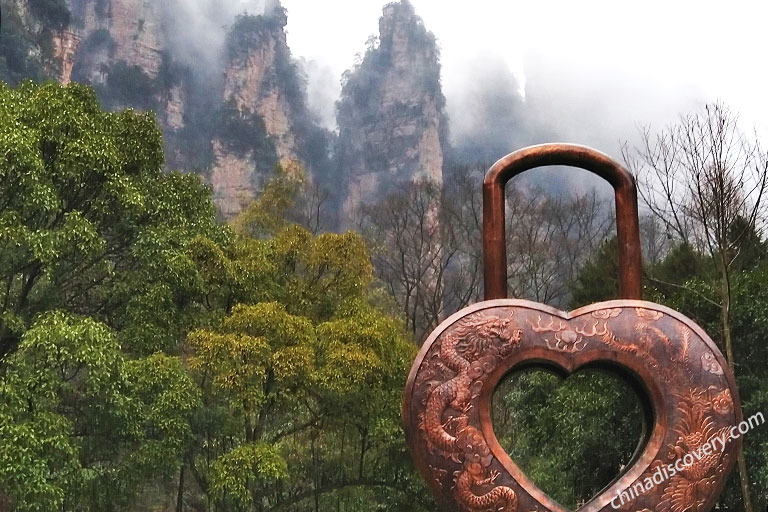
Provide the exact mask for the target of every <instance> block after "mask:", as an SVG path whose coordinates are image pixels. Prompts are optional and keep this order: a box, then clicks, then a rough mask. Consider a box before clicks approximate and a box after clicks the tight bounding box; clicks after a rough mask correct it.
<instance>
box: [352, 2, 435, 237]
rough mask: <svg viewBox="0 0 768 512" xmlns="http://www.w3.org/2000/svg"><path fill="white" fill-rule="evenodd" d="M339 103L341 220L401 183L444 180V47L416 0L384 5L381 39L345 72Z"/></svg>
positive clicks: (380, 22)
mask: <svg viewBox="0 0 768 512" xmlns="http://www.w3.org/2000/svg"><path fill="white" fill-rule="evenodd" d="M337 107H338V123H339V131H340V132H339V154H338V160H339V181H340V183H341V185H340V189H341V190H342V193H341V196H342V198H343V199H342V201H340V203H341V204H340V205H339V206H340V209H341V210H342V219H340V221H341V222H340V223H341V224H342V225H345V224H346V225H349V224H350V222H351V219H352V218H353V217H354V216H355V209H356V208H357V207H359V205H364V204H367V203H370V202H374V201H375V200H376V199H377V198H379V197H381V196H382V195H383V194H386V193H387V191H388V190H389V189H390V188H391V187H392V186H395V185H396V184H398V183H400V182H403V181H412V180H416V179H419V178H426V179H429V180H432V181H435V182H438V183H439V182H441V181H442V174H443V160H444V158H443V155H444V150H445V148H446V147H447V140H448V137H447V119H446V116H445V110H444V109H445V98H444V96H443V93H442V89H441V86H440V63H439V51H438V49H437V43H436V40H435V37H434V35H433V34H432V33H431V32H429V31H428V30H427V29H426V28H425V26H424V23H423V22H422V20H421V18H419V16H418V15H417V14H416V12H415V10H414V9H413V6H412V5H411V4H410V2H408V1H407V0H403V1H401V2H395V3H391V4H388V5H386V6H385V7H384V9H383V13H382V16H381V19H380V20H379V36H378V39H377V41H372V42H371V43H370V44H369V47H368V50H367V52H366V54H365V56H364V58H363V60H362V62H361V63H360V64H359V65H357V66H356V67H355V68H354V69H352V70H351V71H348V72H347V73H346V74H345V81H344V85H343V88H342V97H341V99H340V101H339V103H338V105H337Z"/></svg>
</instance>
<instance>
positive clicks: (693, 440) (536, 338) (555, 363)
mask: <svg viewBox="0 0 768 512" xmlns="http://www.w3.org/2000/svg"><path fill="white" fill-rule="evenodd" d="M547 165H566V166H572V167H579V168H581V169H585V170H587V171H590V172H592V173H594V174H597V175H598V176H600V177H601V178H603V179H605V180H606V181H608V182H609V183H610V184H611V185H612V186H613V188H614V190H615V193H616V211H617V217H618V218H617V235H618V243H619V269H620V276H619V277H620V295H621V297H622V298H623V299H622V300H612V301H607V302H600V303H597V304H592V305H588V306H585V307H582V308H579V309H577V310H575V311H571V312H570V313H566V312H562V311H559V310H557V309H555V308H552V307H549V306H546V305H544V304H538V303H535V302H531V301H527V300H520V299H508V298H506V296H507V289H506V288H507V286H506V285H507V283H506V281H507V267H506V246H505V238H504V186H505V185H506V183H507V181H508V180H509V179H511V178H512V177H513V176H516V175H518V174H520V173H522V172H524V171H526V170H529V169H532V168H535V167H541V166H547ZM483 248H484V260H485V299H486V300H484V301H482V302H479V303H477V304H474V305H472V306H468V307H466V308H464V309H462V310H461V311H459V312H457V313H456V314H454V315H452V316H451V317H449V318H448V319H446V320H445V321H444V322H442V323H441V324H440V325H439V326H438V327H437V328H436V329H435V330H434V331H433V332H432V333H431V334H430V336H429V337H428V338H427V340H426V342H425V343H424V345H423V346H422V348H421V350H420V352H419V354H418V356H417V358H416V360H415V362H414V364H413V367H412V368H411V372H410V375H409V377H408V382H407V384H406V388H405V394H404V399H403V411H402V418H403V425H404V427H405V432H406V437H407V440H408V445H409V448H410V450H411V454H412V457H413V459H414V461H415V463H416V466H417V467H418V469H419V471H420V473H421V475H422V477H423V478H424V479H425V480H426V482H427V484H428V485H429V487H430V489H431V490H432V492H433V493H434V494H435V496H436V497H437V499H438V502H439V503H440V504H441V505H442V507H443V508H444V510H448V511H462V512H481V511H505V512H518V511H519V512H531V511H537V512H566V509H565V508H564V507H563V506H561V505H560V504H558V503H556V502H555V501H554V500H552V499H551V498H549V497H548V496H547V495H546V494H545V493H544V492H542V491H541V490H540V489H539V488H537V487H536V486H535V485H534V484H533V482H531V480H530V479H528V478H527V477H526V476H525V475H524V474H523V472H522V471H521V470H520V469H519V468H518V467H517V465H515V463H514V462H513V461H512V460H511V459H510V457H509V456H508V455H507V454H506V452H505V451H504V449H503V448H502V447H501V446H500V445H499V442H498V440H497V439H496V437H495V435H494V433H493V428H492V425H491V398H492V395H493V391H494V389H495V388H496V386H497V384H498V383H499V382H500V381H501V380H502V379H503V377H504V376H505V375H506V374H507V373H509V372H511V371H513V370H514V369H515V368H517V367H520V366H521V365H523V364H525V363H532V362H535V363H539V364H544V365H549V366H551V367H555V368H558V369H559V370H561V371H562V372H565V373H566V374H569V373H571V372H573V371H576V370H577V369H579V368H581V367H583V366H585V365H589V366H590V367H604V368H610V369H612V370H613V371H614V372H618V373H619V374H620V375H622V376H624V377H626V378H628V379H631V380H632V381H633V382H634V383H635V384H636V385H637V386H636V387H637V388H638V389H640V390H641V391H642V393H641V397H640V398H641V401H642V403H643V406H644V409H645V410H646V411H647V415H648V416H649V417H648V423H649V424H648V428H647V431H646V432H647V433H646V437H645V443H644V444H642V443H641V446H640V447H639V448H638V450H637V452H636V453H635V455H634V456H633V458H632V460H631V462H630V463H629V464H628V465H627V467H626V470H625V471H624V473H623V474H621V475H619V476H617V477H616V478H615V479H614V480H613V481H612V482H611V483H610V484H608V485H607V486H606V487H605V488H604V490H603V491H602V492H601V493H600V494H599V495H597V496H595V497H594V498H593V499H592V500H591V501H589V502H588V503H587V504H585V505H584V506H582V507H581V508H580V509H579V512H598V511H602V512H611V511H614V510H626V511H631V512H636V511H637V512H642V511H654V512H657V511H658V512H689V511H696V512H705V511H709V510H711V508H712V507H713V506H714V503H715V501H716V500H717V497H718V495H719V494H720V492H721V491H722V489H723V487H724V485H725V480H726V476H727V474H728V473H729V472H730V470H731V469H732V468H733V465H734V463H735V460H736V456H737V453H738V450H739V448H740V445H741V438H740V436H738V431H737V432H736V433H734V430H735V426H736V425H739V424H740V422H741V421H742V412H741V405H740V401H739V397H738V391H737V388H736V383H735V380H734V377H733V375H732V373H731V371H730V369H729V367H728V365H727V364H726V361H725V359H724V358H723V355H722V354H721V353H720V351H719V350H718V348H717V346H716V345H715V343H714V342H713V341H712V340H711V339H710V338H709V336H707V334H706V333H705V332H704V331H703V330H702V329H701V328H700V327H699V326H698V325H696V324H695V323H694V322H693V321H692V320H690V319H688V318H686V317H685V316H684V315H682V314H680V313H678V312H676V311H674V310H672V309H669V308H667V307H665V306H661V305H659V304H654V303H652V302H646V301H643V300H641V298H642V285H641V276H642V261H641V249H640V234H639V223H638V213H637V190H636V186H635V181H634V178H633V177H632V175H631V174H630V173H629V172H627V170H626V169H624V168H623V167H622V166H621V165H620V164H618V163H617V162H615V161H614V160H612V159H611V158H609V157H608V156H606V155H604V154H602V153H600V152H598V151H595V150H593V149H590V148H587V147H583V146H576V145H570V144H544V145H539V146H532V147H528V148H525V149H522V150H520V151H517V152H515V153H512V154H510V155H508V156H506V157H504V158H502V159H501V160H499V161H498V162H496V163H495V164H494V165H493V167H491V169H490V170H489V171H488V173H487V174H486V176H485V180H484V183H483Z"/></svg>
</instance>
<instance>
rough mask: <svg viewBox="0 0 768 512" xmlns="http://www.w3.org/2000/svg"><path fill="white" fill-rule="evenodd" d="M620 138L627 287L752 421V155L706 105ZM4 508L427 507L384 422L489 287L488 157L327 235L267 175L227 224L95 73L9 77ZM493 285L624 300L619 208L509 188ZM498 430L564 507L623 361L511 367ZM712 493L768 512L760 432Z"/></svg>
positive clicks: (619, 447) (0, 224)
mask: <svg viewBox="0 0 768 512" xmlns="http://www.w3.org/2000/svg"><path fill="white" fill-rule="evenodd" d="M643 135H644V137H643V140H644V145H641V146H639V147H630V146H626V147H624V150H623V154H624V160H625V165H626V166H627V167H628V168H629V170H630V171H631V172H633V174H635V175H636V177H637V179H638V184H639V191H640V197H641V199H642V203H643V220H642V236H643V245H644V258H645V259H644V262H645V268H644V294H645V298H646V299H648V300H653V301H655V302H658V303H661V304H664V305H668V306H671V307H673V308H675V309H677V310H679V311H681V312H683V313H684V314H685V315H687V316H689V317H691V318H692V319H694V320H695V321H696V322H698V323H699V324H700V325H702V326H703V327H704V328H705V329H706V331H707V332H708V333H709V334H710V336H712V338H713V339H714V340H715V341H716V342H717V343H718V345H719V346H720V348H721V350H722V352H723V353H724V354H726V357H727V359H728V362H729V364H730V365H731V366H732V368H733V370H734V373H735V375H736V377H737V380H738V385H739V390H740V394H741V400H742V404H743V408H744V411H745V413H750V414H751V413H755V412H759V411H768V379H766V366H765V362H766V361H767V360H768V347H766V345H765V343H764V342H763V340H764V339H765V337H766V335H768V313H767V312H768V291H767V290H766V287H765V286H764V283H765V282H766V278H768V244H767V243H766V241H765V239H764V237H763V234H762V233H763V228H764V226H765V220H766V217H765V207H764V201H762V199H764V198H763V195H764V192H765V187H766V181H767V180H768V167H767V165H768V164H767V163H766V157H765V154H764V153H762V152H761V150H760V148H759V146H758V145H757V142H756V141H754V140H752V139H751V138H749V137H747V136H745V135H743V133H742V132H741V131H740V127H739V126H738V124H737V123H736V116H735V115H734V114H733V113H732V112H731V111H729V110H728V108H727V107H725V106H724V105H720V104H717V105H710V106H707V107H706V108H704V109H702V110H701V111H697V112H692V113H690V114H686V115H684V116H683V117H681V118H680V119H679V121H678V123H677V124H674V125H671V126H670V127H668V128H667V129H665V130H662V131H660V132H651V131H650V130H648V131H646V132H645V133H644V134H643ZM0 158H1V159H2V164H1V165H0V283H1V284H2V286H1V287H0V509H2V510H12V511H49V510H94V511H95V510H99V511H101V510H115V511H117V510H126V511H128V510H137V511H138V510H176V511H184V510H188V511H194V510H200V511H203V510H210V511H241V510H243V511H245V510H256V511H264V512H268V511H310V510H313V511H320V510H323V511H325V510H337V511H357V510H392V511H397V510H415V511H418V510H423V511H436V510H437V508H436V505H435V504H434V502H433V501H432V500H431V498H430V497H429V493H428V492H426V488H425V486H424V484H423V483H422V481H421V479H420V477H419V476H418V474H417V473H416V472H415V470H414V468H413V466H412V463H411V462H410V457H409V455H408V453H407V450H406V447H405V441H404V436H403V432H402V427H401V426H400V418H399V416H400V403H401V399H402V390H403V386H404V383H405V379H406V376H407V373H408V370H409V368H410V366H411V363H412V361H413V358H414V357H415V354H416V352H417V349H418V346H419V344H420V343H421V342H422V341H423V340H424V338H425V336H426V335H427V334H428V333H429V332H430V331H431V330H432V329H433V328H434V327H435V326H436V325H437V324H438V323H439V322H440V321H441V320H442V319H444V318H445V317H446V316H447V315H448V314H450V313H452V312H453V311H456V310H458V309H459V308H461V307H463V306H466V305H468V304H471V303H474V302H476V301H478V300H480V299H481V297H482V257H481V256H482V255H481V242H480V237H481V234H480V227H481V224H482V199H481V194H480V191H481V187H480V182H481V179H482V175H483V168H474V167H464V168H457V169H455V170H454V172H453V173H452V176H453V178H452V179H451V180H449V181H448V182H447V183H446V184H445V186H444V187H438V186H436V185H435V184H433V183H431V182H417V183H412V184H408V185H404V186H402V187H400V188H399V190H398V191H396V192H394V193H392V194H391V195H389V196H386V197H383V198H382V199H381V200H380V202H378V203H377V204H375V205H370V206H368V207H366V208H364V209H363V211H361V215H360V225H359V227H358V228H359V229H358V230H357V232H353V231H348V232H345V233H332V232H322V230H320V229H319V228H318V226H320V225H321V224H322V223H321V222H320V221H319V220H318V218H317V216H318V215H319V214H320V213H318V212H320V210H319V209H318V208H316V205H317V204H318V200H317V194H318V191H317V189H316V187H314V186H313V185H312V184H311V183H310V182H309V181H308V180H307V179H306V178H305V177H304V176H303V173H302V171H301V169H299V168H297V167H292V168H291V167H289V168H282V167H280V166H278V167H277V168H276V170H275V173H274V176H273V178H272V179H271V181H269V183H268V184H267V186H266V187H265V188H264V190H263V192H262V194H261V195H260V197H258V199H257V200H255V201H254V202H253V203H251V204H250V206H249V207H248V208H247V209H246V210H245V211H244V212H243V213H242V214H240V216H238V217H237V218H236V219H235V220H233V221H232V222H230V223H228V224H223V223H220V222H219V221H217V218H216V209H215V206H214V204H213V202H212V199H211V191H210V189H209V188H208V187H207V186H206V185H205V184H204V183H203V181H202V180H201V178H200V177H199V176H197V175H195V174H184V173H181V172H170V173H167V172H165V171H164V170H163V166H164V155H163V140H162V137H161V131H160V128H159V126H158V125H157V122H156V120H155V118H154V116H153V115H152V114H145V113H140V112H136V111H133V110H131V109H128V110H124V111H118V112H107V111H105V110H103V109H102V108H101V106H100V104H99V102H98V100H97V98H96V93H95V92H94V90H93V89H91V88H90V87H88V86H84V85H79V84H71V85H69V86H67V87H62V86H60V85H58V84H53V83H48V84H44V85H37V84H34V83H32V82H23V83H21V84H20V85H19V86H18V87H15V88H13V87H10V86H7V85H2V86H0ZM507 196H508V197H507V203H508V205H507V222H508V226H507V233H508V241H507V244H508V254H509V255H510V256H509V261H508V267H509V275H510V279H509V287H510V294H511V295H513V296H516V297H523V298H529V299H533V300H537V301H541V302H545V303H547V304H550V305H554V306H557V307H560V308H564V309H566V308H567V309H570V308H575V307H578V306H580V305H583V304H586V303H590V302H595V301H599V300H605V299H610V298H614V297H616V294H617V285H616V282H617V279H616V276H617V264H616V241H615V237H614V235H613V233H614V228H615V225H614V222H613V213H612V206H611V202H610V201H609V200H607V199H606V198H605V197H604V196H603V195H601V194H599V193H598V192H588V193H583V194H578V195H575V196H573V197H563V196H557V195H551V194H547V191H545V190H540V189H536V188H534V187H532V186H530V185H529V186H525V187H523V186H516V185H514V184H512V185H510V187H509V190H508V193H507ZM493 404H494V419H493V421H494V424H495V425H496V431H497V435H498V437H499V439H500V440H501V441H502V443H503V444H504V446H505V448H506V449H507V450H508V452H509V453H510V454H511V455H512V456H513V457H514V458H515V460H517V461H518V462H519V463H520V465H521V467H522V468H523V469H524V470H525V471H526V472H527V473H528V474H529V475H531V477H532V479H533V480H534V481H535V482H536V484H537V485H539V486H540V487H541V488H542V489H544V490H545V491H547V492H548V493H550V494H551V495H552V496H553V497H554V498H555V499H557V500H558V501H559V502H560V503H562V504H563V505H565V506H567V507H569V508H576V507H578V506H580V505H582V504H584V503H586V502H587V501H588V500H589V499H590V498H591V497H592V496H593V495H594V494H596V493H597V492H599V491H600V490H601V489H602V488H603V486H604V485H605V484H606V483H608V482H609V481H610V480H611V479H612V478H613V476H614V475H615V474H616V473H617V472H619V471H620V470H621V468H622V467H623V464H625V463H626V462H627V461H628V459H629V458H630V457H631V455H632V453H633V451H634V448H635V446H636V444H637V441H638V439H639V435H640V433H639V429H640V424H641V419H640V409H639V399H638V397H637V396H636V395H634V391H633V390H632V389H629V388H627V387H626V386H625V385H623V384H622V382H621V381H620V380H619V379H617V378H616V376H615V375H611V374H603V373H598V372H582V373H577V374H575V375H573V376H571V377H570V378H569V379H568V380H567V385H566V381H563V380H561V379H560V378H559V377H558V376H556V375H553V374H552V373H551V372H547V371H544V370H541V369H532V370H528V371H526V372H514V373H513V374H511V375H510V376H509V377H508V378H507V379H506V380H505V381H504V382H503V383H502V384H501V385H500V386H499V388H498V389H497V391H496V393H495V395H494V399H493ZM740 462H741V463H740V464H739V467H738V468H737V469H735V470H734V471H733V473H732V475H731V477H730V480H729V482H728V486H727V488H726V490H725V492H724V493H723V495H722V497H721V500H720V502H719V507H720V508H719V510H762V509H763V508H764V507H765V506H766V502H767V500H768V494H766V486H765V482H766V480H767V479H768V432H766V431H765V430H759V429H758V430H755V431H754V432H751V433H750V434H749V436H748V437H747V438H746V439H745V443H744V453H743V460H742V461H740Z"/></svg>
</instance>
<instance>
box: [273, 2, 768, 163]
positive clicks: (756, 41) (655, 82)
mask: <svg viewBox="0 0 768 512" xmlns="http://www.w3.org/2000/svg"><path fill="white" fill-rule="evenodd" d="M282 3H283V5H284V6H285V7H286V8H287V10H288V27H287V30H288V42H289V45H290V47H291V50H292V52H293V54H294V56H296V57H299V58H304V59H307V60H308V61H315V66H316V67H319V68H325V71H326V76H325V78H324V79H323V83H322V88H323V90H324V91H325V92H327V94H326V96H325V97H324V99H315V100H313V101H314V102H315V103H318V102H321V103H322V102H325V103H327V106H326V107H325V108H327V109H330V108H331V106H332V101H333V100H334V99H335V98H336V97H337V95H338V81H339V78H340V76H341V73H342V72H343V71H344V70H345V69H348V68H349V67H350V66H351V65H352V63H353V61H354V56H355V54H356V53H361V52H363V51H364V48H365V41H366V40H367V39H368V37H369V36H370V35H372V34H377V33H378V19H379V17H380V15H381V8H382V6H383V5H384V4H386V3H387V1H385V0H323V1H322V2H320V1H317V0H283V1H282ZM412 3H413V5H414V7H415V9H416V12H417V14H419V15H420V16H421V17H422V19H423V20H424V23H425V26H426V27H427V29H428V30H430V31H432V32H433V33H434V34H435V35H436V36H437V39H438V42H439V45H440V47H441V50H442V65H443V88H444V92H445V94H446V97H447V99H448V111H449V115H450V116H451V118H452V119H456V118H460V117H461V113H460V112H458V111H457V110H458V109H460V108H461V105H459V100H458V99H457V98H459V97H460V93H461V90H462V88H463V87H465V85H466V84H467V83H468V82H467V81H468V80H471V78H472V73H471V70H472V67H473V65H476V63H477V62H482V61H486V60H491V61H493V60H495V61H497V62H498V61H499V60H502V61H503V62H505V63H506V65H507V66H508V67H509V69H510V70H511V71H512V72H513V73H514V74H515V75H516V76H517V77H518V78H519V80H520V81H521V83H525V82H526V81H527V83H528V87H532V85H531V84H532V80H533V78H532V77H536V80H535V83H536V84H538V85H537V87H541V88H546V89H547V90H549V93H550V94H554V95H555V96H557V97H558V99H556V100H553V102H554V103H553V107H554V106H556V107H557V108H558V110H559V109H561V108H562V111H563V116H565V118H566V119H565V120H564V123H565V124H568V123H570V124H571V125H573V128H574V137H573V138H575V139H578V138H579V137H580V133H581V132H580V131H579V129H578V127H579V123H578V120H577V119H568V117H569V116H570V117H573V118H575V117H579V116H584V115H587V116H588V115H593V116H594V118H593V119H591V120H590V124H591V125H592V126H600V125H603V126H602V129H603V131H606V128H605V126H608V127H609V128H610V129H609V130H608V132H609V133H610V134H613V135H615V136H616V137H617V138H620V137H623V138H629V137H631V135H632V134H631V133H626V134H625V133H623V132H624V131H630V130H631V131H634V130H635V127H636V125H637V124H648V123H655V124H662V123H665V122H667V121H669V120H672V119H674V118H675V117H676V116H677V115H678V114H680V113H683V112H686V111H690V109H691V105H692V104H694V103H695V102H701V101H712V100H717V99H720V100H723V101H724V102H725V103H726V104H727V105H729V106H730V107H732V108H733V109H734V110H736V111H737V112H739V113H740V115H741V119H742V121H743V126H744V128H747V129H751V128H752V127H753V126H755V127H758V128H759V129H760V130H761V131H765V132H767V133H768V130H766V128H768V87H767V86H768V83H767V81H766V78H767V75H766V55H765V51H766V48H768V45H766V37H767V35H766V34H768V31H766V30H765V29H764V27H765V24H766V19H767V16H766V15H767V14H768V4H765V3H763V2H756V1H755V2H747V1H729V2H724V1H718V2H712V1H708V0H698V1H689V0H684V1H678V0H667V1H660V0H643V1H636V2H628V1H622V0H613V1H607V0H606V1H599V0H587V1H583V0H580V1H574V0H566V1H553V0H550V1H528V2H519V1H506V2H502V1H491V0H475V1H473V2H456V1H450V0H442V1H441V0H412ZM334 88H335V89H334ZM331 89H333V90H331ZM530 92H531V91H529V93H530ZM331 93H332V94H331ZM576 103H578V104H579V105H580V106H574V104H576ZM321 107H322V105H321ZM452 128H453V127H452ZM582 131H583V130H582ZM616 131H618V132H619V133H615V132H616ZM566 133H568V132H567V131H566ZM588 140H589V138H588V137H586V138H585V141H588ZM573 142H581V141H579V140H574V141H573ZM512 149H513V148H512ZM610 152H612V153H613V151H610Z"/></svg>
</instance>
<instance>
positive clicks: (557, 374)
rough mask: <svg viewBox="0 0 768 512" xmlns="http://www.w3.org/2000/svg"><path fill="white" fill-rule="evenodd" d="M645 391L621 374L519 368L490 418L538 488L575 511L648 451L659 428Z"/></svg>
mask: <svg viewBox="0 0 768 512" xmlns="http://www.w3.org/2000/svg"><path fill="white" fill-rule="evenodd" d="M648 403H649V402H648V400H646V399H645V392H644V391H643V390H642V388H641V387H640V386H638V385H637V384H636V383H634V382H632V381H630V380H627V379H626V378H624V377H622V375H621V373H620V372H617V371H613V370H611V369H610V368H604V367H583V368H581V369H579V370H578V371H576V372H575V373H573V374H571V375H569V376H567V375H566V374H565V373H563V372H562V371H561V370H559V369H557V368H553V367H549V366H543V365H533V366H527V367H524V368H517V369H515V370H514V371H512V372H510V373H509V374H507V375H506V376H505V377H504V379H502V380H501V382H499V384H498V386H497V387H496V390H495V391H494V394H493V401H492V408H491V416H492V421H493V429H494V434H495V435H496V438H497V439H498V441H499V444H500V445H501V446H502V448H504V450H505V451H506V452H507V454H508V455H509V456H510V458H511V459H512V460H513V461H514V462H515V464H517V466H518V467H519V468H520V469H521V470H522V471H523V472H524V473H525V474H526V476H528V478H530V479H531V480H532V481H533V482H534V483H535V484H536V486H538V487H539V488H540V489H541V490H542V491H544V492H545V493H547V494H548V495H549V496H550V498H552V499H554V500H555V501H557V502H559V503H560V504H561V505H562V506H564V507H566V508H568V509H569V510H575V509H578V508H579V507H581V506H582V505H584V504H585V503H587V502H589V500H590V499H592V498H593V497H594V496H596V495H597V494H599V493H600V492H601V491H602V490H603V489H604V488H605V487H606V486H607V485H609V484H611V483H612V482H613V481H614V480H616V479H617V478H618V477H619V476H620V475H621V474H622V473H623V472H624V470H625V468H628V467H630V465H631V463H632V462H633V459H634V457H635V456H636V455H637V454H639V453H642V450H643V449H644V447H645V444H646V442H647V440H648V435H647V433H648V432H650V430H651V428H652V421H653V420H652V417H651V414H650V411H649V406H648V405H647V404H648Z"/></svg>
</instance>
